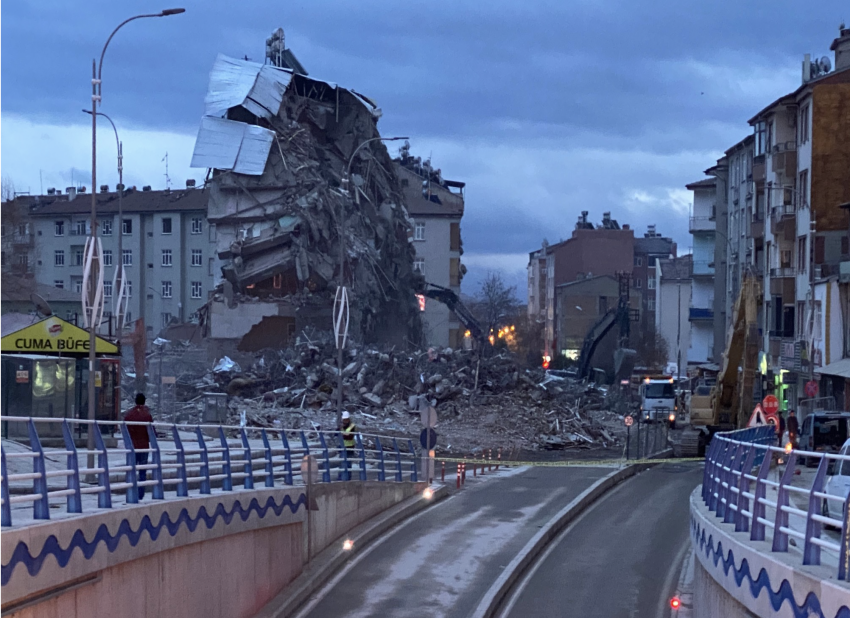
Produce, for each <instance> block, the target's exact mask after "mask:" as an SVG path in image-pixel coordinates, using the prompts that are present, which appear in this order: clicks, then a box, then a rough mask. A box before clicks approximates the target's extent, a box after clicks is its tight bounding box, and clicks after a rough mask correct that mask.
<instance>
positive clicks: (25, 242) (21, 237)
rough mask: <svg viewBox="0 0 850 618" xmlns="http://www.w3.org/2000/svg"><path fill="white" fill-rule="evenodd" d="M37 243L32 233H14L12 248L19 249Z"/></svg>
mask: <svg viewBox="0 0 850 618" xmlns="http://www.w3.org/2000/svg"><path fill="white" fill-rule="evenodd" d="M34 245H35V239H34V238H33V235H32V234H13V235H12V248H13V249H14V250H15V251H17V250H19V249H22V248H26V247H32V246H34Z"/></svg>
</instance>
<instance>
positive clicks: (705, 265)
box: [692, 260, 715, 277]
mask: <svg viewBox="0 0 850 618" xmlns="http://www.w3.org/2000/svg"><path fill="white" fill-rule="evenodd" d="M714 274H715V273H714V260H694V262H693V271H692V275H693V276H694V277H713V276H714Z"/></svg>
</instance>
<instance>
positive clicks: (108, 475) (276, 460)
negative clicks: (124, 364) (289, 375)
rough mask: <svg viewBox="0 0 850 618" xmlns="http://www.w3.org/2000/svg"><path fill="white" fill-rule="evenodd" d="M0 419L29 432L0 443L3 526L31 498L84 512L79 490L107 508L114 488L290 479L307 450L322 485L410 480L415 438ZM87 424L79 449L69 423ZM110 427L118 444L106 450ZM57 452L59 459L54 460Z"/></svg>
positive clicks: (182, 490) (205, 486) (194, 488)
mask: <svg viewBox="0 0 850 618" xmlns="http://www.w3.org/2000/svg"><path fill="white" fill-rule="evenodd" d="M0 422H2V423H23V424H25V425H26V431H27V433H28V436H29V445H28V447H29V448H28V450H22V451H21V452H8V453H7V449H6V448H5V447H4V448H3V449H2V466H3V469H2V525H3V526H11V525H12V510H11V507H12V505H13V504H20V503H29V502H31V503H32V505H33V518H34V519H50V508H51V503H53V505H54V508H55V506H56V505H55V503H56V502H57V501H59V500H62V499H64V500H65V501H66V510H67V512H68V513H82V512H83V502H84V501H83V497H84V496H87V495H89V494H94V495H96V496H97V508H112V494H113V493H115V492H124V493H125V495H126V503H127V504H136V503H138V501H139V492H140V490H144V488H147V487H149V488H151V493H152V495H153V499H154V500H162V499H164V498H165V497H166V496H165V494H166V492H174V494H175V496H177V497H185V496H188V495H190V493H192V492H194V493H198V494H209V493H211V490H212V487H213V486H215V487H220V488H221V489H222V490H223V491H234V490H237V489H239V488H238V487H236V486H235V485H236V484H237V483H241V485H242V488H243V489H253V488H254V482H255V480H259V481H260V483H262V485H261V486H264V487H275V486H276V485H275V484H276V483H278V485H280V484H281V483H282V484H284V485H293V484H295V477H300V476H301V472H300V469H301V463H302V459H301V458H302V457H303V456H304V455H313V456H314V460H315V461H316V462H317V464H318V476H319V482H323V483H330V482H332V481H348V480H352V478H354V477H355V476H356V478H357V479H359V480H364V481H365V480H378V481H387V480H392V481H398V482H400V481H403V480H405V479H409V480H411V481H414V482H415V481H417V463H418V462H417V454H416V449H415V448H414V446H413V441H412V440H407V439H400V438H393V437H388V436H379V435H373V434H364V433H357V434H355V435H354V440H355V446H354V448H350V447H349V448H348V449H346V448H345V447H344V443H343V437H342V433H341V432H338V431H304V430H299V429H284V428H280V429H278V428H256V427H240V426H228V425H185V424H168V423H137V422H123V421H88V420H78V419H53V418H30V417H17V416H3V417H0ZM93 424H94V425H96V426H97V427H98V430H97V431H94V438H95V448H94V449H93V450H88V449H85V448H77V447H76V445H75V443H74V429H73V428H74V427H75V426H78V425H81V426H86V428H87V429H88V428H89V427H90V426H91V425H93ZM57 425H59V426H60V427H58V428H57ZM133 425H141V426H144V427H146V429H147V433H148V438H149V440H150V447H149V448H147V449H136V448H134V447H133V442H132V440H131V438H130V432H129V427H130V426H133ZM45 426H47V427H50V426H52V428H53V429H54V432H53V433H54V435H56V430H57V429H58V431H61V435H62V440H63V442H64V447H63V448H57V449H48V448H44V447H43V446H42V441H41V439H40V438H39V431H38V429H39V427H45ZM115 434H118V435H120V438H119V440H120V442H121V443H122V444H123V446H120V447H115V448H107V446H106V442H107V441H110V442H111V441H112V440H113V439H114V437H115ZM26 448H27V447H26V446H25V445H24V444H23V443H22V449H26ZM137 455H141V456H142V457H138V458H137ZM144 455H147V458H146V457H144ZM62 458H65V459H64V461H65V464H64V467H63V466H62V465H61V464H59V465H56V462H60V461H62ZM148 458H149V459H150V463H148V461H147V459H148ZM15 459H31V460H32V472H18V473H12V474H8V473H7V469H8V467H7V464H8V462H9V460H15ZM95 460H96V463H95ZM116 463H118V465H116ZM147 473H150V476H151V479H150V480H148V479H147V478H146V477H147ZM51 479H59V480H60V483H59V486H52V487H51V486H50V484H49V481H50V480H51ZM301 480H302V482H303V479H301ZM30 482H31V483H32V484H31V485H30ZM90 504H91V505H92V506H94V504H93V502H91V503H90Z"/></svg>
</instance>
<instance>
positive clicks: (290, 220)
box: [192, 31, 462, 351]
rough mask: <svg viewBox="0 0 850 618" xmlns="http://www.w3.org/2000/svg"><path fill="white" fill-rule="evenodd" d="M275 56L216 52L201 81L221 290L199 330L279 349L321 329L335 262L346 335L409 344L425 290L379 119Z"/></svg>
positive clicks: (369, 107) (204, 163) (362, 103)
mask: <svg viewBox="0 0 850 618" xmlns="http://www.w3.org/2000/svg"><path fill="white" fill-rule="evenodd" d="M278 34H279V35H280V39H279V40H278V41H277V44H278V46H279V47H281V48H282V47H283V46H282V33H281V32H280V31H278V33H276V35H278ZM267 47H268V44H267ZM271 47H274V45H272V46H271ZM285 51H286V52H287V53H288V56H281V54H279V53H273V51H269V52H267V56H268V59H269V60H270V61H271V63H270V64H259V63H256V62H250V61H247V60H236V59H233V58H229V57H226V56H223V55H219V56H218V57H217V58H216V60H215V63H214V65H213V68H212V71H211V72H210V81H209V89H208V92H207V95H206V98H205V114H204V117H203V118H202V120H201V127H200V130H199V132H198V137H197V141H196V144H195V151H194V154H193V158H192V166H193V167H201V168H208V169H209V172H208V175H209V182H208V187H209V191H210V198H209V212H208V217H209V221H210V223H212V224H215V226H216V231H217V234H216V239H217V246H216V251H217V254H218V257H219V258H220V259H221V261H222V274H223V277H224V282H223V284H222V287H221V289H220V290H217V291H216V293H215V294H213V295H212V297H211V299H210V302H209V303H208V305H207V307H206V311H205V312H204V315H203V320H202V321H203V325H204V329H205V334H206V335H207V337H209V338H210V339H212V340H213V342H215V341H216V340H220V342H221V343H222V347H223V349H227V347H226V346H227V345H232V344H233V343H234V342H235V344H236V346H237V349H238V350H241V351H252V350H257V349H260V348H263V347H281V346H285V345H287V344H288V343H289V342H290V341H291V340H292V338H293V337H294V336H295V335H296V334H300V333H302V331H303V330H304V329H305V328H306V327H314V328H317V329H319V330H323V331H330V330H331V322H332V307H333V299H334V293H335V291H336V287H337V285H338V283H339V279H340V262H341V261H342V262H343V263H344V268H343V273H344V277H345V285H346V286H347V287H348V290H349V298H350V310H351V322H350V328H349V333H350V334H351V336H352V337H353V338H354V339H355V340H357V341H362V342H367V343H393V344H400V345H408V344H411V343H412V344H414V345H416V344H419V343H421V342H422V328H421V319H420V308H419V306H418V303H417V298H416V293H417V292H418V291H419V290H421V289H422V287H423V285H424V281H423V277H422V275H421V274H420V273H419V272H417V271H416V269H415V267H414V257H415V250H414V246H413V243H411V241H410V239H409V236H410V235H412V234H413V230H414V224H413V221H412V220H411V219H410V217H409V215H408V212H407V210H406V208H405V196H404V189H403V187H402V183H401V182H400V181H399V177H398V173H397V164H396V163H394V162H393V160H392V159H391V158H390V156H389V154H388V153H387V150H386V148H385V146H384V145H383V143H382V142H381V141H378V140H377V139H376V138H379V137H380V134H379V133H378V130H377V120H378V118H379V117H380V115H381V110H380V109H379V108H378V107H377V106H376V105H375V104H374V103H373V102H372V101H371V100H369V99H368V98H367V97H365V96H363V95H361V94H359V93H357V92H355V91H353V90H349V89H346V88H342V87H340V86H338V85H336V84H333V83H330V82H326V81H322V80H318V79H314V78H312V77H308V76H307V75H305V74H303V72H304V71H303V68H301V67H300V64H297V62H296V63H293V62H292V59H294V56H292V54H291V52H289V50H285ZM287 58H289V60H287ZM294 64H297V66H294ZM368 140H374V141H371V142H370V143H368V144H365V145H364V142H367V141H368ZM361 145H363V147H361V148H359V149H358V147H360V146H361ZM349 165H350V169H351V177H350V183H349V190H346V185H345V182H344V176H345V173H346V168H347V166H349ZM461 211H462V208H461ZM341 233H342V234H344V236H343V238H344V247H345V253H344V256H341V252H340V238H341Z"/></svg>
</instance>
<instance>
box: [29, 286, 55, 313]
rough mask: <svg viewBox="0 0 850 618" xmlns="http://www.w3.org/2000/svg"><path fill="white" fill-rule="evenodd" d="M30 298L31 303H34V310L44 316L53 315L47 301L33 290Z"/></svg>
mask: <svg viewBox="0 0 850 618" xmlns="http://www.w3.org/2000/svg"><path fill="white" fill-rule="evenodd" d="M30 300H31V301H32V304H33V305H35V309H36V311H38V312H39V313H40V314H41V315H43V316H44V317H46V318H49V317H50V316H51V315H53V309H51V308H50V305H48V304H47V301H46V300H44V299H43V298H42V297H41V296H39V295H38V294H36V293H35V292H33V293H32V294H30Z"/></svg>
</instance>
